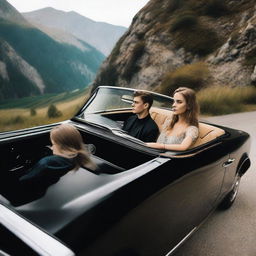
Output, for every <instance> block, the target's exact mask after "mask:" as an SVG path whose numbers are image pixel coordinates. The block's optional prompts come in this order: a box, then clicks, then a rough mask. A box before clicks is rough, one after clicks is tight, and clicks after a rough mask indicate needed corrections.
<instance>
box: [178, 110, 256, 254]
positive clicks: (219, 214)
mask: <svg viewBox="0 0 256 256" xmlns="http://www.w3.org/2000/svg"><path fill="white" fill-rule="evenodd" d="M205 120H208V121H210V122H212V123H216V124H220V125H224V126H228V127H232V128H236V129H241V130H244V131H247V132H248V133H249V134H250V135H251V136H252V146H251V154H250V159H251V162H252V164H251V167H250V169H249V170H248V171H247V173H246V174H245V175H244V177H243V178H242V180H241V183H240V188H239V193H238V196H237V199H236V201H235V202H234V204H233V206H232V207H231V208H230V209H229V210H226V211H220V210H216V211H215V212H214V213H213V214H211V215H210V217H209V218H208V219H207V220H206V222H204V223H203V225H202V226H201V227H200V228H199V230H197V231H196V232H195V233H194V234H193V235H192V236H191V237H190V238H189V239H188V240H187V241H186V242H185V243H184V244H183V246H182V247H181V248H180V249H179V250H178V251H177V252H176V254H175V256H256V112H247V113H241V114H231V115H226V116H218V117H211V118H205Z"/></svg>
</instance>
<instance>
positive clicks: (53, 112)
mask: <svg viewBox="0 0 256 256" xmlns="http://www.w3.org/2000/svg"><path fill="white" fill-rule="evenodd" d="M47 116H48V117H49V118H55V117H60V116H62V113H61V111H59V110H58V109H57V107H56V106H55V105H54V104H51V105H50V106H49V108H48V110H47Z"/></svg>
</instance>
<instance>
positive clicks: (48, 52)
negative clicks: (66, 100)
mask: <svg viewBox="0 0 256 256" xmlns="http://www.w3.org/2000/svg"><path fill="white" fill-rule="evenodd" d="M0 1H1V2H0V3H1V5H0V6H1V8H2V9H1V10H2V11H3V10H6V8H5V5H4V3H5V2H6V1H4V0H0ZM6 3H7V2H6ZM6 6H7V7H8V6H9V5H8V4H7V5H6ZM6 15H7V14H6V13H5V15H4V16H3V17H0V53H1V54H0V99H8V98H19V97H24V96H30V95H36V94H42V93H58V92H64V91H72V90H75V89H77V88H84V87H86V86H87V85H88V84H89V83H90V82H91V81H92V80H93V79H94V77H95V74H96V72H97V70H98V68H99V66H100V64H101V62H102V61H103V59H104V55H103V54H101V53H100V52H99V51H97V50H96V49H95V48H93V47H91V46H90V45H88V44H87V43H85V42H83V41H81V40H80V41H79V43H80V44H81V45H82V46H83V50H81V49H79V48H77V47H74V46H72V45H69V44H64V43H59V42H57V41H55V40H54V39H53V38H51V37H49V36H48V35H46V34H45V33H43V32H42V31H40V30H38V29H37V28H34V27H32V26H31V25H28V26H27V25H25V23H21V24H20V23H17V22H18V21H17V20H16V19H15V23H14V22H13V19H12V18H11V17H13V15H14V16H19V13H17V12H13V9H12V12H11V13H9V14H8V17H9V18H8V20H6V19H5V17H6ZM21 17H22V16H21Z"/></svg>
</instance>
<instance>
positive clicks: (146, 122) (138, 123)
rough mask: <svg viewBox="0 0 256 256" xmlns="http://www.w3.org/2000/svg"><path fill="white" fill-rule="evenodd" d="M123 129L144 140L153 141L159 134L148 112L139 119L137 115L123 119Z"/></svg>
mask: <svg viewBox="0 0 256 256" xmlns="http://www.w3.org/2000/svg"><path fill="white" fill-rule="evenodd" d="M123 130H125V131H127V132H128V134H129V135H131V136H133V137H135V138H137V139H140V140H142V141H144V142H155V141H156V140H157V137H158V135H159V130H158V126H157V124H156V123H155V121H154V120H153V119H152V118H151V116H150V115H149V114H148V115H147V116H146V117H145V118H141V119H139V118H138V117H137V115H133V116H130V117H129V118H128V119H127V120H126V121H125V123H124V127H123Z"/></svg>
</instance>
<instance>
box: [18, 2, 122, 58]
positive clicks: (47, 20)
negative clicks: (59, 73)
mask: <svg viewBox="0 0 256 256" xmlns="http://www.w3.org/2000/svg"><path fill="white" fill-rule="evenodd" d="M22 14H23V16H24V17H25V18H26V19H27V20H28V21H29V22H30V23H31V24H33V25H34V26H37V27H39V28H40V29H42V30H43V31H44V32H46V33H51V34H52V35H53V34H54V30H55V31H56V30H58V31H59V33H60V31H63V32H65V33H68V34H71V35H73V36H75V37H76V38H78V39H81V40H83V41H85V42H87V43H88V44H90V45H92V46H94V47H95V48H96V49H98V50H99V51H101V52H102V53H103V54H104V55H108V54H109V53H110V51H111V50H112V48H113V47H114V45H115V43H116V42H117V40H118V39H119V38H120V37H121V36H122V35H123V34H124V32H125V31H126V30H127V28H125V27H122V26H116V25H112V24H108V23H105V22H96V21H93V20H91V19H89V18H86V17H84V16H82V15H80V14H78V13H76V12H74V11H71V12H64V11H60V10H56V9H54V8H51V7H46V8H43V9H40V10H37V11H33V12H26V13H22ZM50 29H53V31H52V32H50Z"/></svg>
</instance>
